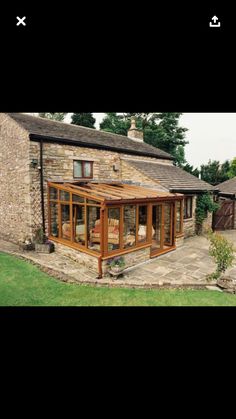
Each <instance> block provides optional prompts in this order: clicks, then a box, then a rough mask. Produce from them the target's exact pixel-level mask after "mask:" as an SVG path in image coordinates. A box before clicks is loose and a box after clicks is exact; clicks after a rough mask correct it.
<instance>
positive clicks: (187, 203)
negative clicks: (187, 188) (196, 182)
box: [184, 196, 193, 220]
mask: <svg viewBox="0 0 236 419" xmlns="http://www.w3.org/2000/svg"><path fill="white" fill-rule="evenodd" d="M192 208H193V197H192V196H186V197H185V198H184V219H185V220H187V219H188V218H192V216H193V214H192Z"/></svg>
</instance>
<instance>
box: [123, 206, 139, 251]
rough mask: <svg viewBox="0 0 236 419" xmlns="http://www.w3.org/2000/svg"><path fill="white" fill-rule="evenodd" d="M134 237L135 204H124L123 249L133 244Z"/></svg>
mask: <svg viewBox="0 0 236 419" xmlns="http://www.w3.org/2000/svg"><path fill="white" fill-rule="evenodd" d="M135 237H136V206H135V205H126V206H124V233H123V243H124V244H123V246H124V248H125V249H127V248H128V247H133V246H135V244H136V243H135Z"/></svg>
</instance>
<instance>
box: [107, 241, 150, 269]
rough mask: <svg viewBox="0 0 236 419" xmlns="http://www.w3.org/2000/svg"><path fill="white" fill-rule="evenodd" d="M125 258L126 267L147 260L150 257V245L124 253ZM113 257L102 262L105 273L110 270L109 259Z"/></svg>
mask: <svg viewBox="0 0 236 419" xmlns="http://www.w3.org/2000/svg"><path fill="white" fill-rule="evenodd" d="M123 258H124V261H125V269H127V268H131V267H133V266H137V265H138V264H139V263H143V262H146V261H147V260H149V259H150V247H147V248H145V249H139V250H135V251H133V252H131V253H126V254H125V255H123ZM111 259H112V257H111ZM111 259H107V260H104V261H103V262H102V271H103V275H104V274H106V273H107V272H108V261H109V260H111Z"/></svg>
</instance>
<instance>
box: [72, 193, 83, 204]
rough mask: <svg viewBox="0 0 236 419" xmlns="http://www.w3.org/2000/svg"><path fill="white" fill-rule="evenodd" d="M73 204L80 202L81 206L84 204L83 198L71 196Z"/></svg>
mask: <svg viewBox="0 0 236 419" xmlns="http://www.w3.org/2000/svg"><path fill="white" fill-rule="evenodd" d="M72 199H73V202H81V204H84V198H82V196H79V195H73V196H72Z"/></svg>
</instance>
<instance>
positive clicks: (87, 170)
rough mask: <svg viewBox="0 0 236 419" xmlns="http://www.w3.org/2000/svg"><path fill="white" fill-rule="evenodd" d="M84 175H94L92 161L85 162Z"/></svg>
mask: <svg viewBox="0 0 236 419" xmlns="http://www.w3.org/2000/svg"><path fill="white" fill-rule="evenodd" d="M84 177H92V163H90V162H87V161H85V162H84Z"/></svg>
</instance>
